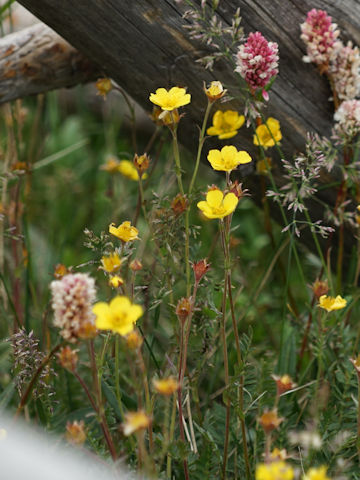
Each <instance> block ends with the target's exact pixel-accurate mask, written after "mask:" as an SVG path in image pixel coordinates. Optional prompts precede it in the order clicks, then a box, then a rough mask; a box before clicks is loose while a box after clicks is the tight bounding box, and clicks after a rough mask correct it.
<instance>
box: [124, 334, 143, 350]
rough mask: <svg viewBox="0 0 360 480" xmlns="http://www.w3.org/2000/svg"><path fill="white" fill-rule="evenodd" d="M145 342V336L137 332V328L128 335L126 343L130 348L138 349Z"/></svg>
mask: <svg viewBox="0 0 360 480" xmlns="http://www.w3.org/2000/svg"><path fill="white" fill-rule="evenodd" d="M142 344H143V338H142V336H141V335H139V334H138V333H137V331H136V330H133V331H132V332H130V333H129V335H128V336H127V337H126V345H127V346H128V348H130V350H138V349H139V348H140V347H141V345H142Z"/></svg>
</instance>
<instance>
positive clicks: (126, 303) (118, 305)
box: [110, 295, 131, 312]
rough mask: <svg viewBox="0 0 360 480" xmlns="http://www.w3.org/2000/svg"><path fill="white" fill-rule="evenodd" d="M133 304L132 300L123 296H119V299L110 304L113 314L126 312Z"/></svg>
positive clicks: (116, 298) (114, 299)
mask: <svg viewBox="0 0 360 480" xmlns="http://www.w3.org/2000/svg"><path fill="white" fill-rule="evenodd" d="M130 306H131V302H130V300H129V299H128V298H127V297H125V296H123V295H118V296H117V297H115V298H113V299H112V300H111V302H110V309H111V310H112V311H113V312H117V311H121V312H122V311H124V310H125V309H128V308H130Z"/></svg>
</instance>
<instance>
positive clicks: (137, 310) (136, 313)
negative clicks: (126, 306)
mask: <svg viewBox="0 0 360 480" xmlns="http://www.w3.org/2000/svg"><path fill="white" fill-rule="evenodd" d="M143 313H144V311H143V308H142V307H141V306H140V305H132V307H131V310H130V316H131V320H132V321H133V322H134V323H135V322H136V321H137V320H138V319H139V318H140V317H141V316H142V315H143Z"/></svg>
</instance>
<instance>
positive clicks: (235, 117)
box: [207, 110, 245, 140]
mask: <svg viewBox="0 0 360 480" xmlns="http://www.w3.org/2000/svg"><path fill="white" fill-rule="evenodd" d="M244 122H245V117H244V115H239V114H238V112H235V111H234V110H226V111H225V112H222V111H221V110H218V111H217V112H215V114H214V116H213V126H212V127H210V128H208V129H207V134H208V135H217V136H218V137H219V139H220V140H224V139H225V138H231V137H234V136H235V135H236V134H237V133H238V130H239V128H241V127H242V126H243V124H244Z"/></svg>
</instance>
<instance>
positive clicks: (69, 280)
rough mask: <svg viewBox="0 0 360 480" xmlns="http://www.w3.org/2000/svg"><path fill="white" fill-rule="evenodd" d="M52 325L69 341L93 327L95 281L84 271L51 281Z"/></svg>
mask: <svg viewBox="0 0 360 480" xmlns="http://www.w3.org/2000/svg"><path fill="white" fill-rule="evenodd" d="M50 287H51V292H52V308H53V310H54V313H55V318H54V325H55V326H56V327H58V328H60V329H61V331H60V335H61V336H62V337H63V338H64V339H65V340H67V341H69V342H76V341H77V339H78V338H83V335H82V332H83V331H84V330H89V327H93V329H95V324H94V319H95V315H94V314H93V312H92V305H93V303H94V300H95V293H96V292H95V281H94V279H93V278H91V277H90V276H89V275H87V274H86V273H75V274H73V273H70V274H68V275H65V276H64V277H62V279H61V280H54V281H53V282H51V285H50Z"/></svg>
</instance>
